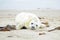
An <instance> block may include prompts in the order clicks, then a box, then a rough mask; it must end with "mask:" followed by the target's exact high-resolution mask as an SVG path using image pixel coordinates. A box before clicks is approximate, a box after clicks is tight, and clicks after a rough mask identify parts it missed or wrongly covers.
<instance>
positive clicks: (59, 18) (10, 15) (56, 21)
mask: <svg viewBox="0 0 60 40" xmlns="http://www.w3.org/2000/svg"><path fill="white" fill-rule="evenodd" d="M20 12H32V13H35V14H36V15H37V16H38V17H45V18H46V19H47V20H48V22H49V26H50V27H49V28H48V29H53V28H55V27H58V26H60V10H0V26H2V27H4V26H6V25H7V24H10V25H15V16H16V14H18V13H20ZM40 32H42V31H35V30H28V29H26V30H12V31H0V40H60V30H55V31H52V32H47V31H45V32H44V33H45V34H43V35H39V33H40Z"/></svg>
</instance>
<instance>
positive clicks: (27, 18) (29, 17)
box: [15, 12, 41, 29]
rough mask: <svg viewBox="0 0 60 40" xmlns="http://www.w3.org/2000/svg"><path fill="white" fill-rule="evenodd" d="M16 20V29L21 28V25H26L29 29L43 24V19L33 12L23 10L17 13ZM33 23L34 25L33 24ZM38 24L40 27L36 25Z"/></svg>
mask: <svg viewBox="0 0 60 40" xmlns="http://www.w3.org/2000/svg"><path fill="white" fill-rule="evenodd" d="M15 22H16V29H20V28H21V27H23V26H25V27H27V28H28V29H31V27H32V26H34V27H35V29H36V28H39V27H40V25H41V21H40V20H39V18H38V17H37V16H36V15H35V14H33V13H27V12H22V13H19V14H18V15H16V18H15ZM31 23H33V25H31ZM36 25H38V27H36Z"/></svg>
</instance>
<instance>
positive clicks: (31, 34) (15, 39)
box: [0, 30, 60, 40]
mask: <svg viewBox="0 0 60 40" xmlns="http://www.w3.org/2000/svg"><path fill="white" fill-rule="evenodd" d="M39 33H40V31H38V32H37V31H33V30H13V31H6V32H0V40H60V31H59V30H56V31H52V32H45V33H46V34H44V35H39Z"/></svg>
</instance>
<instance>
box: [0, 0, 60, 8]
mask: <svg viewBox="0 0 60 40" xmlns="http://www.w3.org/2000/svg"><path fill="white" fill-rule="evenodd" d="M37 8H51V9H60V0H0V9H37Z"/></svg>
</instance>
